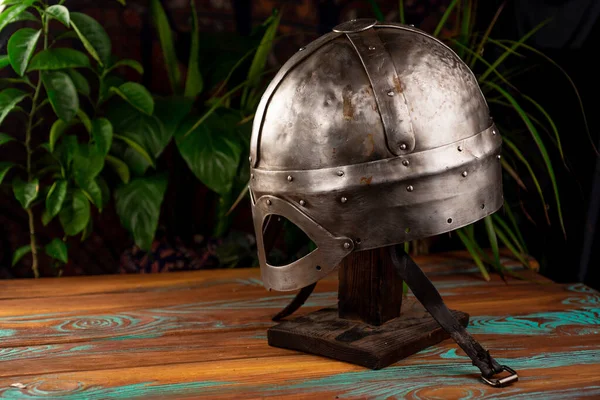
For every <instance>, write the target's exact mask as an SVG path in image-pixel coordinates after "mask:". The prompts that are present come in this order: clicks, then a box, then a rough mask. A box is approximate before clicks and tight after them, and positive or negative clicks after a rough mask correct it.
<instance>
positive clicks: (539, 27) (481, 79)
mask: <svg viewBox="0 0 600 400" xmlns="http://www.w3.org/2000/svg"><path fill="white" fill-rule="evenodd" d="M548 22H550V20H549V19H546V20H544V21H542V22H540V23H539V24H537V25H536V26H535V27H534V28H533V29H532V30H530V31H529V32H527V33H526V34H525V35H523V36H521V38H520V39H519V40H518V41H517V42H515V44H513V45H512V46H511V48H510V50H506V51H505V52H504V53H502V54H501V55H500V57H498V58H497V59H496V61H494V63H493V64H492V66H491V67H489V68H488V69H487V70H486V71H485V72H484V73H483V74H481V76H480V77H479V82H483V81H485V79H486V78H487V77H488V75H489V74H491V73H492V69H495V68H498V66H499V65H500V64H502V63H503V62H504V60H505V59H506V57H508V56H509V55H510V54H511V52H512V51H513V50H516V49H517V48H518V47H519V46H520V45H521V44H522V43H525V41H526V40H527V39H529V38H530V37H531V36H533V34H534V33H536V32H537V31H539V30H540V29H541V28H542V27H543V26H544V25H546V24H547V23H548Z"/></svg>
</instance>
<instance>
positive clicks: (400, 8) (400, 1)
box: [398, 0, 406, 24]
mask: <svg viewBox="0 0 600 400" xmlns="http://www.w3.org/2000/svg"><path fill="white" fill-rule="evenodd" d="M398 12H399V13H400V23H401V24H406V17H405V16H404V0H398Z"/></svg>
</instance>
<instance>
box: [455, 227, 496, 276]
mask: <svg viewBox="0 0 600 400" xmlns="http://www.w3.org/2000/svg"><path fill="white" fill-rule="evenodd" d="M456 233H457V235H458V237H459V239H460V240H461V242H462V243H463V245H464V246H465V248H466V249H467V251H468V252H469V254H470V255H471V258H473V261H474V262H475V265H477V267H478V268H479V271H480V272H481V275H483V279H485V280H486V281H488V282H489V281H490V280H491V278H490V274H489V273H488V272H487V270H486V269H485V265H483V261H481V258H480V257H479V254H477V250H475V248H474V246H473V242H472V241H471V239H469V237H468V236H467V235H466V234H465V233H464V232H463V231H462V229H458V230H456Z"/></svg>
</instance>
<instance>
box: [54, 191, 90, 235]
mask: <svg viewBox="0 0 600 400" xmlns="http://www.w3.org/2000/svg"><path fill="white" fill-rule="evenodd" d="M58 218H59V220H60V223H61V225H62V227H63V230H64V231H65V233H66V234H67V235H69V236H75V235H77V234H78V233H79V232H81V231H82V230H83V229H85V227H86V225H87V223H88V221H89V219H90V202H89V201H88V199H87V197H85V194H83V192H82V191H81V190H79V189H75V190H73V191H71V192H69V193H68V194H67V198H66V200H65V204H64V206H63V208H62V210H61V211H60V213H59V214H58Z"/></svg>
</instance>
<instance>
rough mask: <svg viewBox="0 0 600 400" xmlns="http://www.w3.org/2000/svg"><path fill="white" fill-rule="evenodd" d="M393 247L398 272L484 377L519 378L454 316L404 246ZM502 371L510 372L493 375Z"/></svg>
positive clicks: (492, 382) (498, 381) (496, 383)
mask: <svg viewBox="0 0 600 400" xmlns="http://www.w3.org/2000/svg"><path fill="white" fill-rule="evenodd" d="M389 251H390V255H391V258H392V264H393V265H394V269H395V270H396V273H397V274H398V275H399V276H400V277H401V278H402V279H403V280H404V281H405V282H406V284H407V285H408V287H410V289H411V290H412V292H413V294H414V295H415V297H416V298H417V300H419V301H420V302H421V304H423V306H424V307H425V308H426V309H427V311H428V312H429V313H430V314H431V316H432V317H433V318H434V319H435V320H436V321H437V323H438V324H440V326H441V327H442V328H443V329H444V330H445V331H446V332H448V333H449V334H450V337H451V338H452V339H453V340H454V341H455V342H456V343H457V344H458V345H459V346H460V348H462V349H463V350H464V352H465V353H466V354H467V355H468V356H469V358H470V359H471V360H472V361H473V365H474V366H476V367H477V368H479V370H481V377H482V379H483V381H484V382H486V383H487V384H489V385H491V386H496V387H499V386H504V385H507V384H509V383H511V382H515V381H517V380H518V375H517V373H516V372H515V371H513V370H512V369H510V368H509V367H507V366H505V365H500V364H498V362H497V361H496V360H494V358H493V357H492V356H491V355H490V353H489V351H487V350H485V349H484V348H483V347H482V346H481V345H480V344H479V342H477V340H475V338H474V337H473V336H471V334H470V333H469V332H467V330H466V329H465V328H464V327H463V326H462V325H461V324H460V323H459V322H458V321H457V320H456V318H454V316H453V315H452V313H451V312H450V310H448V307H446V304H444V300H443V299H442V296H440V294H439V292H438V291H437V289H436V288H435V286H434V285H433V283H431V281H430V280H429V279H428V278H427V276H426V275H425V274H424V273H423V271H422V270H421V268H419V266H418V265H417V264H416V263H415V262H414V261H413V260H412V258H410V256H409V255H408V254H406V253H405V252H404V249H403V248H402V246H401V245H396V246H392V247H390V249H389ZM502 371H508V372H510V375H509V376H507V377H505V378H502V379H491V378H492V376H493V375H495V374H498V373H500V372H502Z"/></svg>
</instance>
